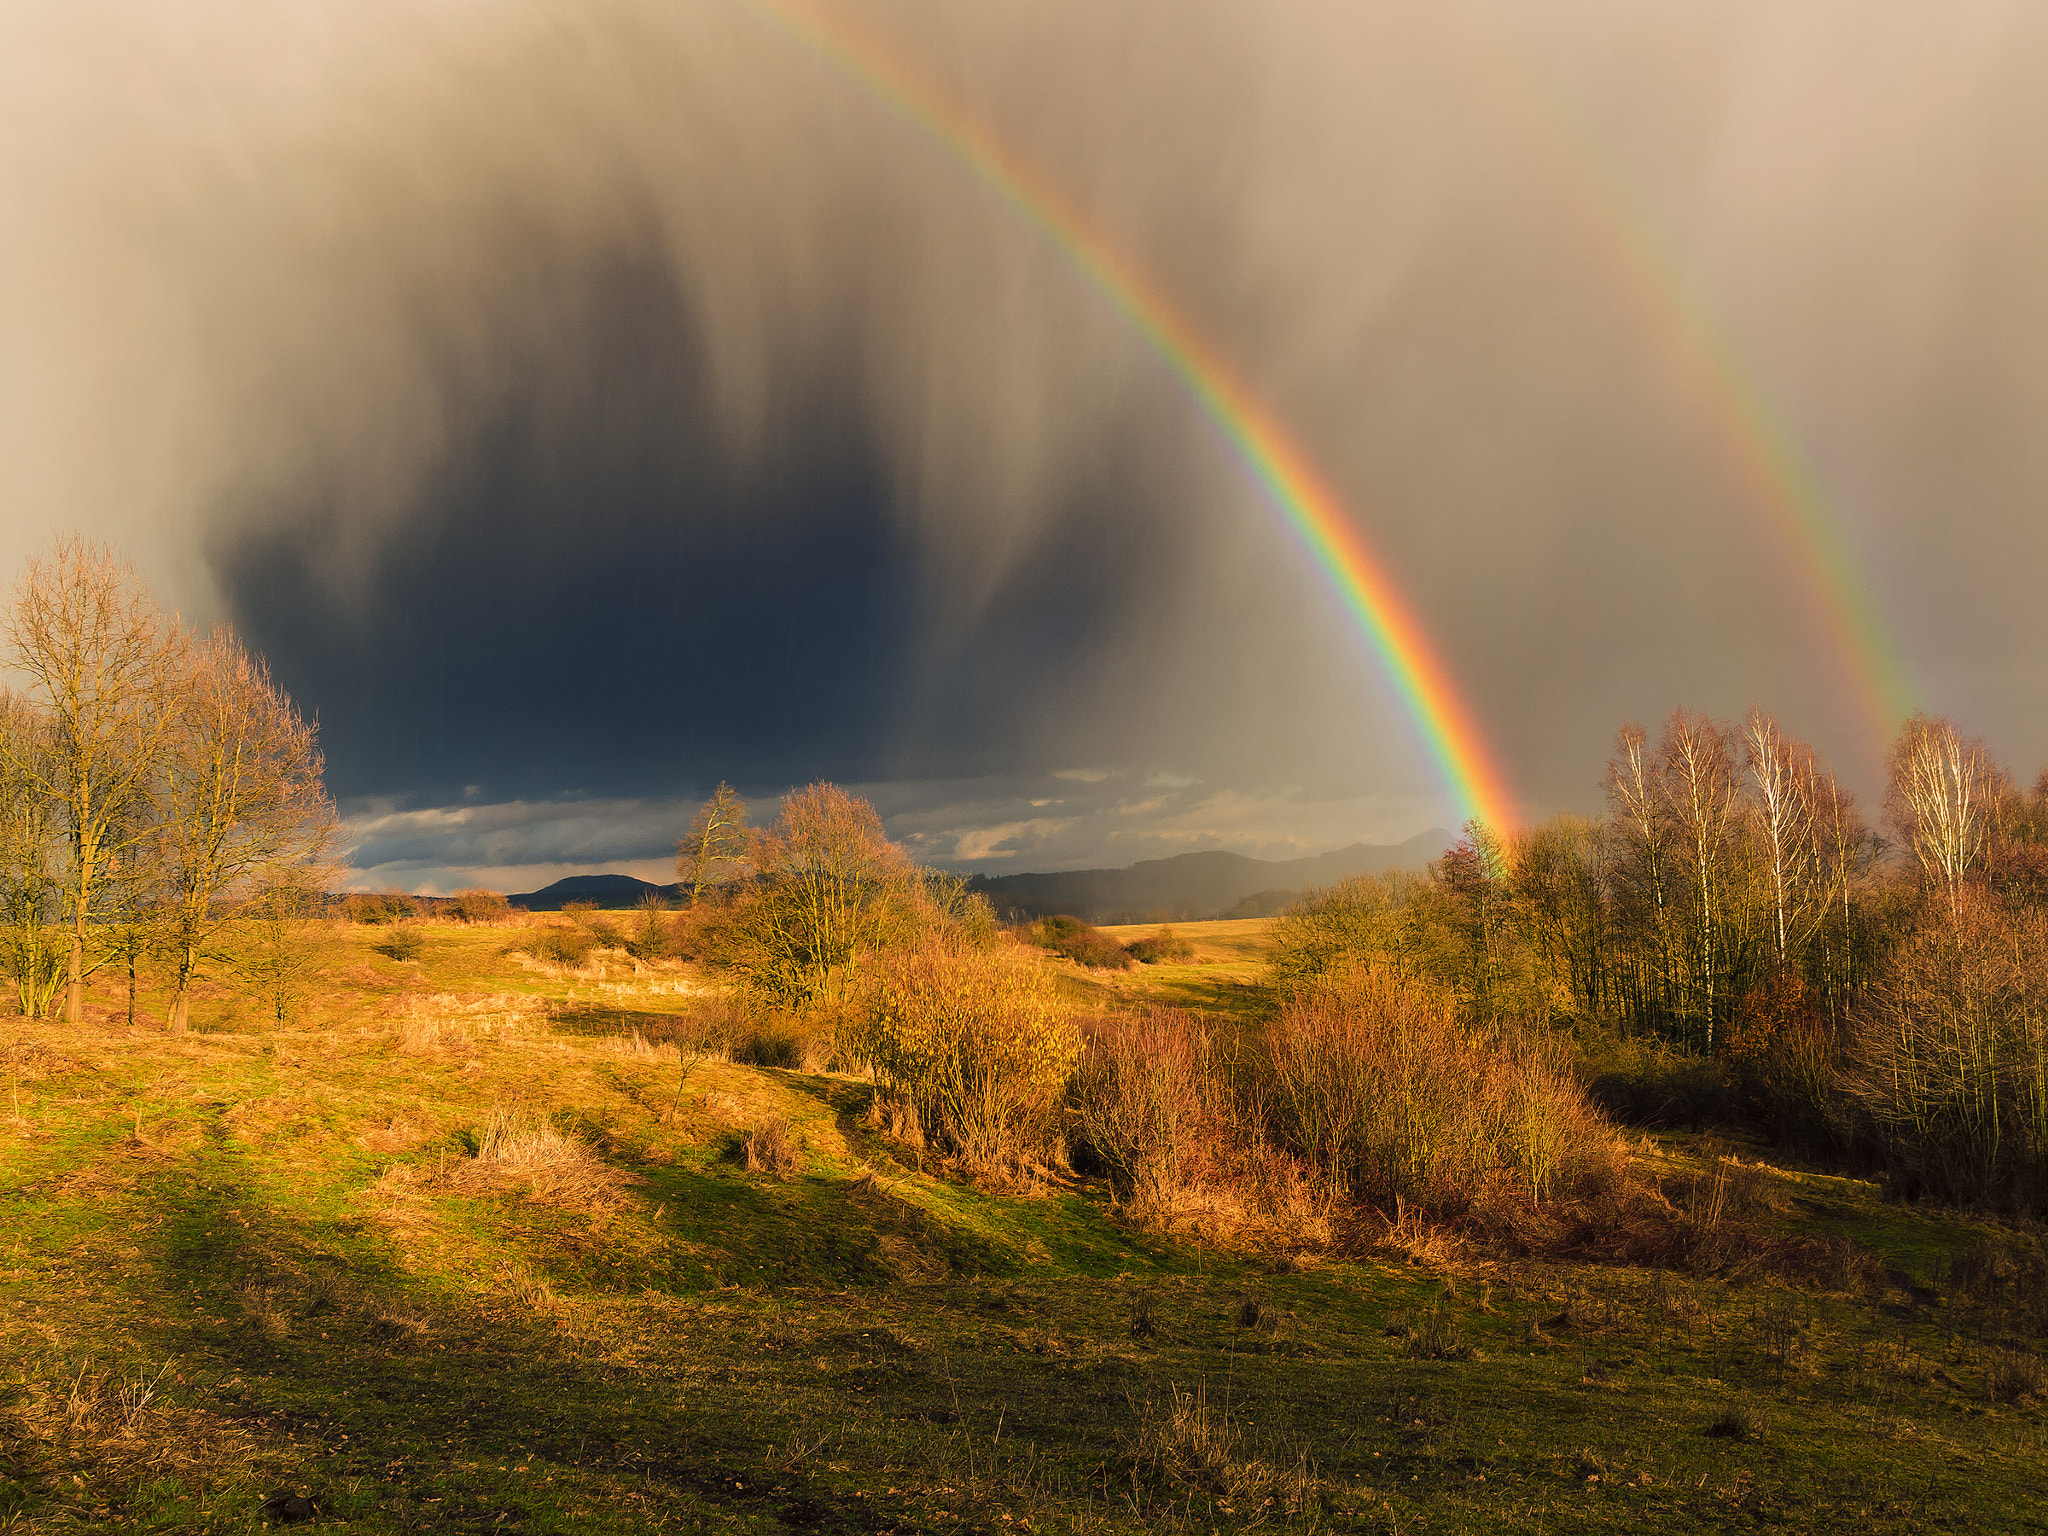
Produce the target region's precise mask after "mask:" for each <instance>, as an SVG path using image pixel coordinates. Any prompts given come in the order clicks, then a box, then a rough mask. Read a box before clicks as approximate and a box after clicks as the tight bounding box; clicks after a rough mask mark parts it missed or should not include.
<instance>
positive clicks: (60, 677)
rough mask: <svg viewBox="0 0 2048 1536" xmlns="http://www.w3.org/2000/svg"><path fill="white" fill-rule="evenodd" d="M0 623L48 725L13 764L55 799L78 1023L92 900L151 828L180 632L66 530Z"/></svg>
mask: <svg viewBox="0 0 2048 1536" xmlns="http://www.w3.org/2000/svg"><path fill="white" fill-rule="evenodd" d="M0 632H4V635H5V638H6V640H7V643H8V647H9V650H10V653H11V660H12V661H13V663H14V665H15V666H16V667H17V668H18V669H19V670H20V671H22V672H23V673H24V674H26V675H27V677H28V678H29V680H30V683H31V685H32V696H33V698H34V700H35V702H36V703H37V704H38V705H39V706H40V708H41V710H42V712H43V715H44V718H45V719H46V721H47V722H48V729H49V749H48V750H47V751H46V752H42V753H38V754H33V755H30V756H28V757H26V758H24V759H22V760H21V761H19V762H17V764H16V765H15V768H16V771H17V772H19V773H21V774H23V775H24V776H25V781H26V783H27V784H28V785H29V787H30V788H31V789H32V790H33V791H34V792H36V793H39V794H41V795H42V796H44V797H45V798H46V799H47V800H48V801H49V802H51V803H52V804H53V805H54V806H55V807H56V810H57V815H58V818H59V820H60V822H61V825H62V830H63V834H64V837H65V840H66V842H67V843H68V845H69V846H68V848H67V850H66V852H67V854H68V861H67V867H66V868H65V870H64V877H63V878H64V884H63V903H64V908H65V912H64V917H65V918H66V920H67V922H68V925H69V928H70V933H69V936H68V938H67V940H66V957H65V996H64V1016H65V1019H66V1020H67V1021H68V1022H70V1023H72V1024H76V1023H78V1022H79V1021H80V1019H81V1018H82V1017H83V1015H84V1011H85V979H86V976H87V974H88V972H89V970H90V969H91V966H90V965H89V964H88V961H87V956H86V941H87V938H88V935H89V934H90V932H91V923H92V919H93V916H94V914H95V912H96V911H97V909H98V906H97V904H98V898H99V897H100V895H101V892H102V890H103V889H104V887H105V885H106V882H107V880H108V877H109V875H110V873H111V872H112V871H113V870H114V868H115V867H116V866H117V865H119V864H121V863H123V862H124V861H126V860H127V859H129V858H130V857H131V856H133V855H134V854H135V853H136V851H137V850H138V848H139V847H140V846H141V845H142V844H143V843H144V842H146V841H147V840H148V839H149V838H150V837H151V836H152V835H153V833H154V831H155V830H156V826H157V820H156V816H155V814H154V812H153V810H152V809H151V807H150V804H149V800H150V793H151V790H152V787H153V782H154V779H155V775H156V772H157V770H158V768H159V766H160V764H161V761H162V756H163V751H164V747H165V744H166V742H167V741H168V739H169V737H170V735H171V732H172V729H173V726H174V724H175V721H176V715H177V710H176V699H175V694H174V684H175V680H176V678H177V676H178V672H179V667H180V662H181V658H182V653H183V649H184V645H183V635H182V633H181V632H180V631H179V629H178V628H177V627H176V626H175V625H172V624H170V623H168V622H166V620H165V618H164V616H163V614H162V613H161V612H160V611H159V610H158V608H157V606H156V604H155V602H154V601H152V600H151V598H150V596H149V594H148V592H147V591H145V590H144V588H143V586H142V584H141V582H140V581H139V580H138V579H137V578H136V575H135V572H134V570H133V569H132V568H130V567H129V566H128V565H127V564H125V563H124V562H122V561H120V560H118V559H116V558H115V556H114V554H113V552H112V551H111V550H109V549H108V548H107V547H106V546H105V545H103V544H92V543H87V542H85V541H84V540H81V539H75V538H74V539H65V540H62V541H60V542H59V543H58V544H57V546H56V548H55V549H54V551H53V552H52V553H51V554H50V555H49V556H48V557H47V558H40V559H36V560H32V561H30V562H29V566H28V570H27V572H26V573H25V574H24V575H23V577H22V579H21V581H20V583H19V585H18V586H17V587H16V589H15V594H14V600H13V603H12V605H11V606H10V607H9V609H8V611H7V613H6V615H5V619H4V622H0Z"/></svg>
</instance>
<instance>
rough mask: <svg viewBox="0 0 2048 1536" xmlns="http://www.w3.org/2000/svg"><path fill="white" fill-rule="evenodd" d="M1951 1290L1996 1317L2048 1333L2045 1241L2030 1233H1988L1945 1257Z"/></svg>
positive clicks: (2010, 1324)
mask: <svg viewBox="0 0 2048 1536" xmlns="http://www.w3.org/2000/svg"><path fill="white" fill-rule="evenodd" d="M1948 1285H1949V1289H1950V1291H1951V1292H1953V1293H1954V1294H1955V1296H1956V1297H1957V1298H1958V1299H1959V1300H1962V1301H1964V1302H1967V1303H1968V1304H1969V1305H1971V1306H1973V1307H1975V1308H1977V1309H1978V1310H1980V1311H1981V1312H1983V1313H1984V1314H1985V1315H1986V1316H1987V1318H1988V1319H1990V1320H1991V1321H1993V1322H1994V1323H1996V1324H1998V1325H2001V1326H2004V1327H2007V1328H2012V1329H2016V1330H2018V1331H2021V1332H2026V1333H2034V1334H2048V1244H2044V1243H2043V1241H2042V1239H2041V1238H2040V1237H2039V1236H2037V1235H2034V1234H2029V1233H2012V1234H2009V1235H2007V1236H2004V1237H1986V1238H1982V1239H1980V1240H1979V1241H1977V1242H1975V1243H1973V1244H1971V1245H1970V1246H1969V1247H1968V1248H1965V1249H1963V1250H1962V1251H1961V1252H1959V1253H1957V1254H1956V1255H1955V1256H1954V1257H1953V1258H1951V1259H1950V1260H1949V1266H1948Z"/></svg>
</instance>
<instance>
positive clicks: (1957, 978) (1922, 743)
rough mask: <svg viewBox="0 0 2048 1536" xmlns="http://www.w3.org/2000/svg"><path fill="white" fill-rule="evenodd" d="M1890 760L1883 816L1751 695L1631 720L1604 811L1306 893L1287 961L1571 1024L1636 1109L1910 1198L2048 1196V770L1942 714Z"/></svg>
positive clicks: (1290, 973) (1477, 835) (1466, 1007)
mask: <svg viewBox="0 0 2048 1536" xmlns="http://www.w3.org/2000/svg"><path fill="white" fill-rule="evenodd" d="M1887 770H1888V771H1887V782H1886V790H1885V796H1884V800H1883V803H1882V805H1881V806H1880V807H1879V813H1878V817H1877V818H1876V819H1875V821H1873V820H1872V819H1871V818H1869V817H1867V816H1866V815H1865V813H1864V811H1863V810H1862V808H1861V807H1860V806H1859V805H1858V804H1857V803H1856V801H1855V799H1854V797H1853V796H1852V795H1850V794H1849V792H1848V791H1847V790H1845V789H1844V788H1843V787H1842V785H1841V784H1840V782H1839V781H1838V780H1837V779H1836V778H1835V776H1834V775H1833V774H1832V773H1831V772H1829V771H1828V769H1827V768H1826V766H1825V765H1824V764H1823V763H1822V761H1821V759H1820V756H1819V754H1818V753H1816V752H1815V751H1814V750H1813V749H1812V748H1811V747H1810V746H1808V745H1807V744H1805V743H1804V742H1801V741H1799V740H1798V739H1796V738H1794V737H1793V736H1791V735H1789V734H1788V733H1787V732H1786V731H1785V730H1784V729H1783V728H1782V727H1781V726H1780V725H1779V723H1778V722H1777V721H1776V720H1775V719H1774V718H1772V717H1771V716H1770V715H1769V714H1768V713H1766V712H1764V711H1762V710H1752V711H1751V712H1750V713H1749V715H1748V717H1747V718H1746V719H1745V720H1743V721H1742V722H1740V723H1739V724H1736V723H1732V722H1728V721H1722V720H1716V719H1713V718H1710V717H1707V716H1704V715H1699V714H1694V713H1691V712H1688V711H1684V710H1680V711H1678V712H1676V713H1674V714H1673V715H1672V716H1671V717H1670V718H1669V720H1667V721H1666V722H1665V724H1664V726H1663V728H1662V730H1661V731H1659V732H1658V734H1657V735H1656V736H1655V737H1654V738H1652V737H1651V735H1650V734H1649V733H1648V732H1647V731H1645V730H1644V729H1643V728H1642V727H1641V726H1637V725H1629V726H1625V727H1623V728H1622V729H1621V731H1620V732H1619V733H1618V734H1617V736H1616V739H1615V743H1614V749H1613V754H1612V756H1611V757H1610V758H1609V760H1608V763H1607V768H1606V775H1605V790H1606V801H1607V804H1606V809H1605V814H1604V815H1601V816H1597V817H1590V818H1589V817H1580V816H1558V817H1554V818H1552V819H1550V820H1548V821H1546V822H1543V823H1541V824H1539V825H1536V826H1533V827H1530V828H1528V829H1525V830H1522V831H1519V832H1516V833H1513V834H1502V833H1499V832H1496V831H1494V830H1492V829H1490V828H1486V827H1482V826H1477V825H1474V826H1470V827H1468V828H1467V829H1466V833H1465V836H1464V837H1463V839H1462V840H1461V841H1460V842H1459V843H1458V844H1457V845H1456V846H1455V847H1453V848H1452V849H1451V850H1450V851H1449V852H1448V853H1447V854H1445V856H1444V857H1443V858H1442V859H1440V860H1439V861H1437V863H1436V864H1434V865H1432V866H1431V868H1430V869H1429V870H1428V871H1427V872H1426V873H1423V874H1419V875H1408V876H1392V877H1387V878H1374V877H1362V878H1360V879H1358V880H1353V881H1348V882H1346V883H1344V884H1343V885H1341V886H1338V887H1336V888H1333V889H1331V890H1328V891H1324V892H1318V893H1314V894H1313V895H1311V896H1310V897H1308V898H1306V899H1305V900H1304V901H1302V902H1301V903H1299V904H1298V905H1297V906H1296V907H1295V908H1293V909H1292V910H1291V911H1290V912H1289V913H1288V914H1287V915H1286V916H1285V917H1284V918H1283V919H1282V920H1281V922H1280V924H1279V929H1278V934H1277V954H1276V965H1277V969H1278V971H1279V973H1280V974H1281V975H1282V976H1283V977H1288V978H1295V979H1306V978H1312V977H1315V976H1319V975H1323V974H1326V973H1328V972H1329V971H1331V970H1332V969H1334V968H1338V967H1341V966H1342V965H1344V964H1348V963H1355V962H1356V961H1358V960H1359V958H1360V957H1367V958H1369V960H1370V961H1371V963H1374V964H1382V965H1387V966H1390V967H1392V968H1394V969H1397V970H1401V971H1405V972H1407V973H1410V974H1414V975H1418V976H1427V977H1429V978H1432V979H1433V980H1435V981H1437V982H1439V983H1441V984H1442V985H1444V986H1445V987H1447V988H1449V989H1450V990H1451V992H1452V993H1453V994H1454V995H1455V996H1456V997H1457V999H1458V1004H1459V1008H1460V1011H1461V1014H1462V1015H1463V1017H1464V1018H1465V1019H1466V1021H1467V1023H1468V1024H1469V1025H1471V1026H1475V1027H1482V1028H1484V1027H1489V1026H1493V1025H1496V1024H1500V1023H1503V1022H1507V1021H1515V1022H1518V1023H1527V1022H1531V1021H1535V1022H1547V1023H1549V1024H1551V1025H1554V1026H1559V1027H1571V1028H1573V1029H1575V1030H1576V1031H1577V1032H1578V1034H1579V1036H1580V1039H1581V1042H1582V1051H1581V1055H1582V1058H1583V1059H1585V1060H1586V1061H1587V1062H1588V1063H1589V1068H1588V1070H1589V1073H1590V1074H1591V1075H1594V1076H1596V1077H1597V1076H1599V1075H1600V1074H1601V1071H1602V1068H1601V1067H1600V1061H1601V1060H1602V1059H1604V1060H1605V1061H1606V1062H1607V1063H1608V1066H1609V1068H1611V1070H1607V1071H1606V1076H1607V1077H1608V1078H1609V1080H1610V1086H1611V1087H1612V1088H1613V1090H1614V1093H1613V1095H1612V1096H1613V1097H1614V1098H1615V1099H1616V1100H1617V1101H1619V1102H1618V1107H1621V1108H1624V1109H1625V1110H1629V1111H1631V1112H1634V1113H1637V1114H1649V1115H1652V1116H1654V1115H1655V1114H1657V1113H1659V1112H1664V1113H1669V1112H1672V1111H1673V1109H1674V1108H1677V1109H1680V1110H1682V1111H1683V1112H1684V1113H1685V1114H1687V1115H1688V1116H1689V1117H1690V1118H1694V1119H1698V1118H1701V1117H1702V1116H1703V1115H1720V1116H1729V1115H1733V1116H1739V1117H1742V1118H1747V1119H1750V1120H1753V1121H1756V1122H1758V1123H1760V1124H1762V1125H1763V1126H1764V1127H1765V1128H1766V1129H1768V1130H1770V1131H1772V1132H1774V1133H1777V1134H1780V1135H1784V1136H1788V1137H1794V1138H1797V1139H1799V1140H1801V1141H1804V1142H1806V1143H1808V1144H1810V1145H1815V1146H1822V1147H1833V1148H1835V1149H1836V1150H1840V1151H1851V1152H1854V1153H1856V1154H1858V1155H1860V1156H1863V1157H1867V1158H1871V1159H1875V1160H1879V1161H1882V1162H1883V1163H1884V1164H1885V1165H1886V1166H1888V1167H1889V1168H1890V1169H1891V1170H1892V1171H1893V1173H1894V1174H1895V1175H1896V1176H1897V1177H1898V1178H1899V1180H1900V1182H1901V1185H1902V1187H1905V1188H1908V1189H1915V1190H1926V1191H1930V1192H1935V1193H1941V1194H1944V1195H1949V1196H1955V1197H1960V1198H1968V1199H1972V1200H1978V1201H1987V1202H1991V1203H1996V1204H2010V1205H2015V1206H2019V1207H2024V1208H2029V1209H2039V1208H2041V1207H2042V1206H2043V1205H2044V1203H2048V774H2043V775H2042V777H2041V778H2040V779H2038V780H2036V781H2035V783H2034V784H2033V786H2032V787H2031V788H2030V789H2023V788H2022V787H2021V786H2020V785H2019V783H2018V782H2017V781H2016V780H2015V779H2014V778H2013V776H2012V775H2011V774H2010V773H2009V772H2007V771H2006V770H2005V769H2004V768H2003V767H2002V766H2001V765H1999V764H1998V763H1997V762H1996V761H1995V760H1994V759H1993V757H1992V756H1991V754H1990V753H1989V752H1988V751H1987V750H1986V749H1985V747H1984V745H1983V744H1982V742H1981V741H1978V740H1975V739H1972V738H1970V737H1967V736H1965V735H1964V734H1963V733H1962V732H1961V731H1960V730H1958V728H1957V727H1956V726H1955V725H1954V724H1953V723H1952V722H1950V721H1948V720H1945V719H1939V718H1933V717H1930V716H1926V715H1916V716H1914V717H1913V718H1912V719H1910V720H1908V721H1907V722H1906V723H1905V725H1904V726H1903V727H1902V729H1901V730H1900V732H1899V735H1898V737H1897V739H1896V741H1895V742H1894V743H1893V745H1892V748H1891V751H1890V754H1889V758H1888V763H1887ZM1603 1053H1604V1057H1603ZM1622 1061H1625V1062H1626V1063H1628V1065H1626V1066H1616V1065H1614V1064H1615V1063H1617V1062H1622ZM1659 1062H1661V1063H1662V1066H1661V1067H1659V1066H1656V1065H1655V1064H1656V1063H1659ZM1660 1095H1662V1096H1663V1098H1664V1099H1665V1102H1664V1103H1662V1104H1659V1103H1658V1099H1659V1096H1660Z"/></svg>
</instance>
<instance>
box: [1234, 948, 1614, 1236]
mask: <svg viewBox="0 0 2048 1536" xmlns="http://www.w3.org/2000/svg"><path fill="white" fill-rule="evenodd" d="M1258 1067H1259V1069H1260V1074H1261V1075H1260V1079H1259V1081H1258V1082H1257V1084H1256V1092H1257V1094H1258V1097H1259V1099H1260V1100H1261V1103H1262V1108H1263V1110H1264V1115H1265V1119H1266V1123H1267V1125H1268V1127H1269V1130H1270V1134H1271V1135H1272V1137H1273V1139H1274V1141H1275V1142H1276V1144H1278V1145H1279V1146H1280V1147H1282V1148H1283V1149H1285V1150H1286V1151H1288V1152H1290V1153H1292V1154H1293V1155H1295V1156H1297V1157H1299V1158H1301V1159H1302V1160H1303V1161H1304V1162H1306V1163H1307V1164H1308V1165H1309V1166H1310V1167H1312V1168H1313V1169H1315V1170H1316V1171H1317V1172H1318V1173H1319V1174H1321V1175H1322V1176H1323V1177H1325V1178H1327V1179H1328V1180H1330V1182H1331V1183H1332V1184H1333V1185H1334V1186H1335V1187H1336V1188H1338V1189H1339V1190H1342V1191H1343V1192H1345V1193H1346V1194H1348V1195H1350V1196H1351V1197H1352V1198H1353V1199H1357V1200H1361V1201H1364V1202H1367V1203H1370V1204H1373V1205H1376V1206H1379V1207H1381V1208H1382V1209H1395V1208H1397V1207H1398V1206H1399V1205H1400V1204H1401V1203H1402V1202H1404V1201H1409V1202H1415V1203H1418V1204H1421V1205H1423V1206H1425V1207H1428V1208H1430V1209H1432V1210H1434V1211H1437V1212H1439V1213H1441V1214H1455V1213H1458V1212H1460V1211H1462V1210H1464V1209H1466V1208H1468V1207H1469V1206H1470V1205H1471V1204H1472V1203H1473V1202H1474V1201H1475V1200H1476V1199H1477V1198H1478V1197H1479V1196H1480V1194H1481V1193H1482V1191H1483V1190H1485V1189H1486V1188H1487V1187H1488V1186H1489V1185H1492V1184H1494V1183H1496V1182H1498V1180H1499V1179H1500V1178H1501V1177H1502V1176H1509V1177H1511V1179H1512V1181H1513V1183H1514V1184H1515V1185H1516V1186H1517V1187H1518V1188H1519V1189H1520V1191H1521V1193H1522V1194H1523V1196H1525V1197H1526V1198H1528V1199H1530V1200H1535V1201H1542V1200H1547V1199H1550V1198H1553V1197H1555V1196H1558V1195H1561V1194H1570V1193H1576V1192H1579V1191H1581V1190H1583V1189H1587V1188H1589V1187H1591V1186H1594V1185H1598V1184H1602V1183H1605V1182H1607V1181H1609V1180H1611V1178H1612V1177H1613V1176H1614V1172H1615V1164H1614V1150H1613V1142H1612V1138H1611V1134H1610V1132H1609V1129H1608V1127H1607V1125H1606V1124H1605V1122H1604V1121H1602V1119H1601V1118H1600V1116H1599V1115H1598V1114H1597V1113H1596V1112H1595V1111H1594V1110H1593V1108H1592V1107H1591V1105H1590V1104H1589V1103H1588V1102H1587V1101H1586V1098H1585V1096H1584V1094H1583V1093H1582V1092H1581V1091H1580V1089H1579V1088H1578V1086H1577V1084H1576V1083H1575V1082H1573V1081H1572V1079H1571V1077H1570V1076H1569V1075H1568V1074H1567V1072H1566V1071H1565V1070H1564V1069H1563V1068H1562V1066H1561V1065H1560V1064H1559V1063H1558V1062H1557V1061H1555V1060H1554V1059H1553V1053H1552V1052H1550V1051H1548V1050H1545V1049H1540V1048H1538V1046H1537V1044H1536V1042H1534V1041H1530V1040H1520V1039H1506V1038H1493V1037H1488V1036H1483V1035H1480V1034H1478V1033H1475V1032H1473V1031H1471V1030H1468V1029H1465V1028H1463V1027H1461V1026H1460V1025H1459V1024H1458V1022H1457V1020H1456V1018H1455V1015H1454V1012H1453V1008H1452V1004H1451V1000H1450V999H1449V998H1448V997H1447V996H1446V995H1445V994H1444V993H1443V992H1442V991H1441V990H1439V989H1437V988H1435V987H1433V986H1430V985H1429V984H1427V983H1422V982H1417V981H1415V980H1413V979H1410V978H1406V977H1403V976H1400V975H1398V974H1396V973H1394V972H1392V971H1390V970H1387V969H1385V968H1383V967H1369V968H1366V969H1363V970H1357V971H1348V972H1340V973H1339V974H1337V975H1336V976H1333V977H1328V978H1325V979H1323V980H1321V981H1319V982H1317V983H1315V984H1313V985H1309V986H1304V987H1301V988H1298V989H1297V990H1296V991H1295V992H1294V994H1293V995H1292V996H1291V997H1290V998H1289V999H1288V1001H1287V1002H1286V1003H1285V1004H1284V1005H1283V1007H1282V1008H1281V1010H1280V1012H1279V1013H1278V1014H1277V1015H1276V1016H1275V1017H1274V1018H1273V1019H1272V1020H1271V1021H1270V1022H1269V1023H1268V1024H1267V1026H1266V1028H1265V1031H1264V1035H1263V1039H1262V1041H1261V1051H1260V1054H1259V1058H1258Z"/></svg>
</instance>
